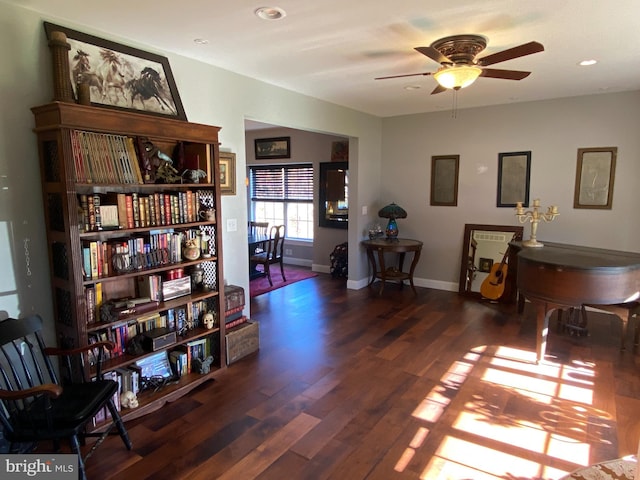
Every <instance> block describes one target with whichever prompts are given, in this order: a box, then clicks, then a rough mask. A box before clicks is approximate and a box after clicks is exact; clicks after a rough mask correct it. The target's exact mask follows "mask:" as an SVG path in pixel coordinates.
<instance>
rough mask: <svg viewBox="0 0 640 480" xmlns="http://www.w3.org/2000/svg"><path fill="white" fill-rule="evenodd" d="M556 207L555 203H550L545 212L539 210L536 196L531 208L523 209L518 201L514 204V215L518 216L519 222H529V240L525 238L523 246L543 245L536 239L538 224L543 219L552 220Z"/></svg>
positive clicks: (556, 213)
mask: <svg viewBox="0 0 640 480" xmlns="http://www.w3.org/2000/svg"><path fill="white" fill-rule="evenodd" d="M558 215H559V213H558V207H557V206H556V205H551V206H550V207H549V208H548V209H547V211H546V212H544V213H541V212H540V199H539V198H537V199H535V200H534V201H533V207H532V210H527V211H525V209H524V207H523V206H522V202H518V203H517V204H516V216H517V217H518V221H519V222H520V223H525V222H526V221H529V222H530V223H531V235H530V237H529V240H525V241H523V242H522V245H523V246H525V247H543V246H544V244H543V243H540V242H539V241H538V240H537V239H536V234H537V232H538V224H539V223H540V220H544V221H545V222H551V221H553V220H554V219H555V218H556V217H557V216H558Z"/></svg>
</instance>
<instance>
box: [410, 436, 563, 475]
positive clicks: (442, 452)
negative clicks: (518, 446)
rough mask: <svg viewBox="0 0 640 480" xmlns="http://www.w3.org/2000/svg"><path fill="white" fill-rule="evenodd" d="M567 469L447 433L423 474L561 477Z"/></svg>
mask: <svg viewBox="0 0 640 480" xmlns="http://www.w3.org/2000/svg"><path fill="white" fill-rule="evenodd" d="M564 473H565V472H563V471H561V470H557V469H555V468H550V467H546V466H544V465H540V464H539V463H537V462H535V461H532V460H527V459H525V458H520V457H517V456H514V455H509V454H506V453H503V452H500V451H497V450H494V449H492V448H487V447H484V446H482V445H478V444H475V443H471V442H467V441H464V440H460V439H459V438H454V437H447V438H445V439H444V440H443V442H442V443H441V444H440V448H439V449H438V451H437V452H436V454H435V455H434V456H433V457H432V458H431V461H430V462H429V464H428V465H427V467H426V468H425V469H424V470H423V472H422V474H421V475H420V478H421V479H429V480H449V479H450V480H454V479H455V480H459V479H463V478H472V479H473V480H496V479H502V478H510V477H508V475H513V477H516V478H560V477H561V476H562V475H564Z"/></svg>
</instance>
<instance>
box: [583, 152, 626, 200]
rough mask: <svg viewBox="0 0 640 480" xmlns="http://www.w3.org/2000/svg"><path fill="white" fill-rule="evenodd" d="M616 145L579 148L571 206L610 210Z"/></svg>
mask: <svg viewBox="0 0 640 480" xmlns="http://www.w3.org/2000/svg"><path fill="white" fill-rule="evenodd" d="M617 154H618V148H617V147H601V148H580V149H578V166H577V168H576V188H575V192H574V196H573V208H596V209H604V210H611V205H612V203H613V180H614V178H615V171H616V156H617Z"/></svg>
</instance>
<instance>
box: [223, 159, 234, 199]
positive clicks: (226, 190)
mask: <svg viewBox="0 0 640 480" xmlns="http://www.w3.org/2000/svg"><path fill="white" fill-rule="evenodd" d="M220 194H221V195H235V194H236V154H235V153H231V152H220Z"/></svg>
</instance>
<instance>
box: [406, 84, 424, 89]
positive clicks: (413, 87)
mask: <svg viewBox="0 0 640 480" xmlns="http://www.w3.org/2000/svg"><path fill="white" fill-rule="evenodd" d="M421 88H422V87H421V86H420V85H405V86H404V89H405V90H420V89H421Z"/></svg>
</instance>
